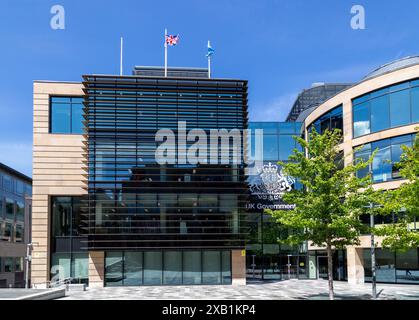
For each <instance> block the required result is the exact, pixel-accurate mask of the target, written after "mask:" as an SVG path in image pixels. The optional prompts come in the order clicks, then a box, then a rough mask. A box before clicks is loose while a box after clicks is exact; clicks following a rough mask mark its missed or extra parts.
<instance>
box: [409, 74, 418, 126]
mask: <svg viewBox="0 0 419 320" xmlns="http://www.w3.org/2000/svg"><path fill="white" fill-rule="evenodd" d="M417 81H418V82H419V80H417ZM418 85H419V84H418ZM411 97H412V98H411V99H412V123H416V122H419V88H413V89H412V90H411Z"/></svg>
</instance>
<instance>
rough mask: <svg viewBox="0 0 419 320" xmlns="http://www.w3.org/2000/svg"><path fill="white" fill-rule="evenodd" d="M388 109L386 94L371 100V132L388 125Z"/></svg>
mask: <svg viewBox="0 0 419 320" xmlns="http://www.w3.org/2000/svg"><path fill="white" fill-rule="evenodd" d="M389 110H390V103H389V97H388V95H385V96H382V97H380V98H376V99H373V100H371V132H377V131H381V130H384V129H387V128H388V127H389V126H390V119H389Z"/></svg>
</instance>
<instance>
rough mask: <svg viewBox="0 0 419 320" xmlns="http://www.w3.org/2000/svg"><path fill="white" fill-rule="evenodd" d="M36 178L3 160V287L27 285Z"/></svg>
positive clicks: (0, 197) (0, 211)
mask: <svg viewBox="0 0 419 320" xmlns="http://www.w3.org/2000/svg"><path fill="white" fill-rule="evenodd" d="M31 189H32V179H31V178H29V177H27V176H26V175H24V174H22V173H20V172H18V171H16V170H14V169H12V168H10V167H8V166H6V165H5V164H3V163H0V288H22V287H24V286H25V272H27V270H26V269H25V268H26V267H25V265H26V264H25V257H26V246H27V244H28V243H30V237H31V234H30V232H31V228H30V212H31V200H30V197H31V194H32V190H31Z"/></svg>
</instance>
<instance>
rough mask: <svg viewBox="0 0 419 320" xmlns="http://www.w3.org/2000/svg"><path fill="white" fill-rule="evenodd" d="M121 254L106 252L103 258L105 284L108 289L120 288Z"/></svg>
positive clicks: (121, 277)
mask: <svg viewBox="0 0 419 320" xmlns="http://www.w3.org/2000/svg"><path fill="white" fill-rule="evenodd" d="M122 268H123V257H122V252H120V251H118V252H112V251H111V252H107V253H106V258H105V282H106V285H107V286H109V287H115V286H121V285H122V280H123V275H122V271H123V270H122Z"/></svg>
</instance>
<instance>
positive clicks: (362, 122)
mask: <svg viewBox="0 0 419 320" xmlns="http://www.w3.org/2000/svg"><path fill="white" fill-rule="evenodd" d="M353 113H354V115H353V117H354V137H355V138H356V137H360V136H363V135H365V134H369V133H370V110H369V103H363V104H360V105H357V106H354V107H353Z"/></svg>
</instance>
